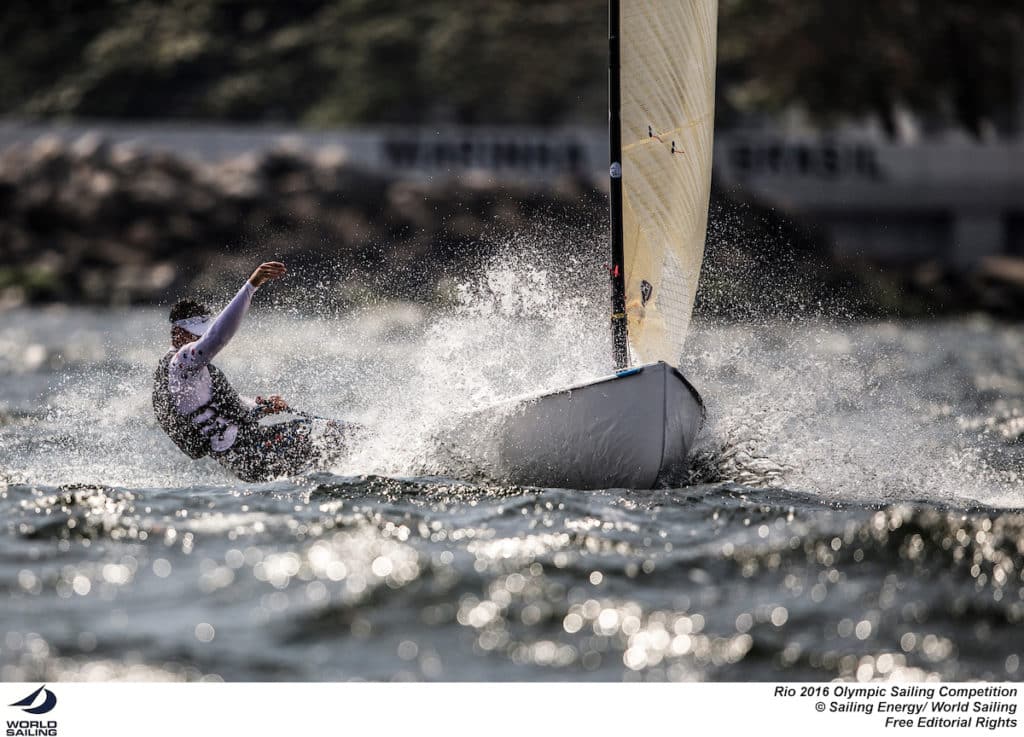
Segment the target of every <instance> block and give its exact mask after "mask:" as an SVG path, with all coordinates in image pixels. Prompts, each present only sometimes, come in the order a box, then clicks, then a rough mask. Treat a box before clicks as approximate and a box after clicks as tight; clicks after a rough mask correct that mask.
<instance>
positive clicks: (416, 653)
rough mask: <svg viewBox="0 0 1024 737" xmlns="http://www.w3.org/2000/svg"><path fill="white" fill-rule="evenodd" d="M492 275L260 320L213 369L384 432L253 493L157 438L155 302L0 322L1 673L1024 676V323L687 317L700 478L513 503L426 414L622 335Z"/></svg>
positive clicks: (564, 366)
mask: <svg viewBox="0 0 1024 737" xmlns="http://www.w3.org/2000/svg"><path fill="white" fill-rule="evenodd" d="M501 278H502V277H501V275H500V274H495V275H492V279H493V280H494V282H495V283H492V284H490V285H488V284H486V283H485V285H484V288H483V289H484V291H488V290H490V294H489V296H487V297H486V298H481V297H480V295H479V294H477V295H475V296H473V297H472V298H467V299H465V300H464V302H463V305H462V307H460V308H458V309H456V310H454V311H452V312H450V313H445V314H442V315H440V316H438V315H431V314H429V313H427V312H425V311H422V310H420V309H417V308H413V307H403V306H386V307H381V308H377V309H374V310H367V311H364V312H363V313H361V314H356V315H348V316H342V317H339V318H335V319H329V318H310V317H303V316H300V315H298V314H295V313H294V312H293V311H290V310H289V309H288V308H287V306H286V305H279V306H278V309H277V310H276V311H273V310H270V309H265V310H263V311H258V312H257V314H255V315H253V316H252V319H251V320H250V322H249V323H248V324H247V325H246V327H245V328H244V329H243V333H242V335H241V336H240V337H239V339H237V341H236V343H235V344H233V345H232V346H231V347H229V349H228V351H227V352H226V353H225V354H224V356H223V359H222V360H221V361H220V362H219V363H220V365H221V366H222V367H223V368H224V369H225V371H226V372H227V373H228V375H229V376H231V377H232V378H233V379H234V380H235V382H236V384H237V385H238V386H239V387H240V388H241V389H243V390H244V391H248V392H249V393H252V394H256V393H266V392H268V391H273V390H277V391H279V392H280V393H281V394H283V395H285V396H286V398H288V399H290V400H291V401H292V402H293V404H295V405H296V406H302V407H305V408H309V409H314V410H316V411H317V412H320V413H322V414H327V415H335V416H344V417H349V418H352V419H356V420H360V421H362V422H364V423H366V424H368V425H370V426H371V427H373V428H375V433H374V434H373V436H372V437H370V438H369V439H368V440H367V441H366V442H365V443H364V445H362V446H361V447H359V448H358V449H357V450H356V452H355V454H354V456H353V458H352V459H351V460H350V461H349V462H347V463H346V465H345V467H343V468H337V469H332V470H331V471H330V472H327V471H324V472H317V473H312V474H308V475H306V476H304V477H301V478H295V479H283V480H279V481H276V482H274V483H269V484H262V485H252V484H244V483H241V482H237V481H233V480H232V479H230V478H228V477H227V476H225V474H224V473H223V472H222V471H221V469H220V468H219V467H218V466H217V465H216V464H214V463H212V462H208V461H204V462H201V463H192V462H190V461H188V460H187V459H186V458H184V457H183V456H181V455H180V454H178V453H177V451H176V450H175V449H174V448H173V447H172V446H171V444H170V442H169V441H168V440H166V439H165V438H164V437H163V436H162V435H161V434H160V432H159V430H158V429H157V428H156V426H155V423H154V421H153V419H152V417H151V412H150V410H149V396H148V391H149V386H148V385H149V379H150V375H151V371H152V366H153V365H154V364H155V362H156V360H157V359H158V357H159V355H160V353H161V352H162V350H163V342H164V340H165V336H164V333H165V328H166V323H165V322H164V321H163V316H162V314H161V313H159V312H157V311H154V310H133V311H123V312H115V313H106V312H105V313H93V312H83V311H68V310H51V311H46V310H31V311H16V312H8V313H5V314H3V315H2V316H0V591H2V601H3V606H2V608H0V677H2V678H3V679H5V680H12V679H18V680H57V679H111V678H128V679H148V678H171V679H199V678H223V679H240V680H259V679H270V680H320V679H331V680H337V679H353V678H360V679H384V680H389V679H425V680H463V679H472V680H485V679H486V680H494V679H500V680H537V679H552V680H556V679H557V680H596V679H599V680H622V679H647V680H665V679H671V680H708V679H710V680H722V679H727V680H747V679H772V680H774V679H780V680H786V679H802V680H820V679H830V678H837V677H838V678H846V679H857V680H871V679H888V678H900V679H912V680H919V679H935V678H942V679H969V678H1000V679H1002V678H1007V679H1014V680H1015V679H1019V678H1020V677H1021V674H1022V673H1024V670H1022V664H1021V656H1022V653H1021V651H1022V650H1024V634H1022V632H1024V629H1022V628H1021V627H1020V623H1021V620H1022V619H1024V584H1022V573H1024V537H1022V533H1024V512H1022V511H1021V508H1022V507H1024V504H1022V503H1021V498H1022V493H1024V490H1022V487H1021V479H1020V472H1019V469H1020V468H1021V450H1020V447H1021V446H1020V445H1018V436H1019V434H1020V432H1021V431H1022V429H1024V420H1022V419H1021V417H1020V412H1021V409H1022V407H1024V383H1022V380H1021V377H1022V376H1024V350H1022V341H1024V332H1022V331H1021V330H1019V329H1018V328H1016V327H1008V326H1004V325H999V324H994V323H990V322H987V321H984V320H962V321H956V322H947V323H933V324H920V325H893V324H864V325H848V326H829V325H826V324H822V323H810V324H808V323H802V324H790V323H783V322H779V323H770V324H762V325H757V326H748V327H729V326H707V325H705V326H697V328H696V332H695V333H694V334H693V335H692V338H691V341H690V343H689V355H688V357H687V359H686V364H685V365H684V368H685V370H686V372H687V374H688V375H689V376H690V378H691V379H692V380H693V381H694V383H695V384H696V385H697V386H698V387H699V388H700V389H701V390H702V392H703V393H704V395H705V398H706V400H707V403H708V409H709V416H708V424H707V426H706V427H705V429H704V431H703V433H702V437H701V441H700V448H699V449H698V453H697V459H696V464H695V471H694V477H693V478H692V479H690V483H689V484H688V485H681V486H680V488H672V489H662V490H655V491H635V490H622V489H613V490H605V491H589V492H582V491H575V490H567V489H533V488H515V487H513V488H509V487H502V486H493V485H488V484H487V483H486V482H484V481H482V480H480V479H475V480H471V481H458V480H455V479H454V478H452V477H451V476H452V470H451V469H445V468H444V467H443V464H442V463H441V461H439V460H438V457H437V454H436V453H435V452H434V449H432V448H431V445H430V437H431V435H432V431H433V430H434V429H435V428H437V427H440V426H442V425H443V422H444V418H445V417H446V416H448V414H449V413H451V412H453V411H458V410H459V409H462V408H469V407H476V406H481V405H483V404H486V403H487V402H489V401H493V400H495V399H500V398H502V397H506V396H511V395H514V394H517V393H519V392H522V391H532V390H535V389H538V388H540V387H541V386H542V385H551V386H557V385H559V384H562V383H567V382H570V381H576V380H579V379H583V378H587V377H590V376H594V375H597V374H600V373H602V372H603V370H604V369H605V368H606V367H605V364H604V357H605V355H606V352H607V343H606V337H605V336H603V335H601V336H589V335H588V334H584V331H581V329H580V327H579V326H580V325H582V324H588V323H589V324H603V318H602V317H601V315H600V310H598V309H595V310H594V311H592V310H591V308H590V307H589V306H588V304H587V303H584V302H581V303H580V304H578V305H575V307H574V308H573V309H574V310H575V312H573V310H569V312H570V313H571V314H569V316H568V318H567V319H561V320H557V321H553V320H548V321H545V320H531V319H528V318H524V317H523V315H524V314H530V313H532V312H535V311H536V308H537V305H534V304H529V303H526V302H524V301H523V299H522V298H508V297H505V296H502V295H505V294H507V292H505V291H503V290H502V288H501V284H500V281H501ZM517 278H518V279H521V278H522V275H521V274H519V275H517ZM536 278H537V279H538V280H539V281H540V282H543V276H542V275H536ZM540 287H543V284H539V285H538V289H537V290H535V291H536V293H538V294H543V293H544V290H543V289H542V288H540ZM260 298H261V299H264V300H265V303H269V302H270V301H271V300H270V299H268V298H265V297H264V295H260ZM266 306H267V305H266V304H264V307H266ZM563 312H564V310H563ZM591 312H593V314H591ZM591 320H596V323H595V322H590V321H591ZM445 474H447V476H446V475H445ZM460 475H462V476H465V475H466V474H461V473H460Z"/></svg>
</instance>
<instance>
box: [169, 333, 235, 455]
mask: <svg viewBox="0 0 1024 737" xmlns="http://www.w3.org/2000/svg"><path fill="white" fill-rule="evenodd" d="M181 358H182V355H181V353H180V352H179V353H177V354H175V356H174V357H173V358H172V359H171V362H170V365H169V366H168V371H167V388H168V390H169V391H170V394H171V401H173V402H174V408H175V409H176V410H177V411H178V413H179V414H181V415H189V414H191V413H193V412H195V411H196V410H197V409H199V408H200V407H202V406H203V405H204V404H207V403H209V402H210V401H211V400H212V399H213V377H212V376H211V375H210V370H209V369H208V368H207V367H206V366H202V367H199V368H196V369H188V368H186V367H185V365H184V362H183V361H181V360H180V359H181ZM215 415H216V413H215V412H214V410H213V409H212V408H208V409H207V410H206V411H204V412H202V413H201V414H199V415H196V417H195V418H193V422H195V423H196V424H197V425H204V426H205V425H207V423H208V421H209V420H210V419H211V418H213V417H214V416H215ZM203 434H204V435H206V436H207V437H208V438H209V440H210V448H211V450H213V451H214V452H221V451H225V450H227V449H228V448H230V447H231V446H232V445H234V442H235V439H236V438H237V437H238V425H236V424H235V423H233V422H231V421H230V420H228V419H225V418H224V417H216V420H215V421H214V422H213V423H212V424H210V425H209V429H207V430H204V433H203Z"/></svg>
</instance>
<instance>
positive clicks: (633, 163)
mask: <svg viewBox="0 0 1024 737" xmlns="http://www.w3.org/2000/svg"><path fill="white" fill-rule="evenodd" d="M613 6H619V7H618V12H619V16H618V18H617V21H618V23H617V25H618V39H617V41H618V43H617V47H618V48H617V49H616V50H617V52H618V59H617V60H616V61H617V62H618V64H617V66H618V72H619V74H618V80H617V81H618V87H619V95H617V96H620V104H619V109H618V111H617V112H618V115H615V114H614V113H615V112H616V111H613V115H612V118H611V121H610V122H612V124H613V125H614V124H615V123H616V122H618V124H619V130H618V131H613V137H616V136H615V134H616V133H618V134H619V136H617V137H619V138H620V140H621V143H620V155H621V175H622V178H621V186H622V194H621V204H620V205H618V206H619V207H621V213H616V212H614V207H615V206H616V204H618V203H614V202H613V220H614V219H615V215H618V214H620V215H621V221H620V222H621V229H622V230H621V232H622V265H623V269H622V271H623V276H622V279H623V282H624V291H625V297H624V303H625V304H624V307H625V309H624V312H625V314H626V323H627V332H628V338H629V350H630V357H631V358H632V360H633V362H647V361H658V360H661V361H666V362H668V363H670V364H673V365H676V364H678V363H679V360H680V356H681V353H682V349H683V343H684V341H685V338H686V332H687V330H688V328H689V323H690V313H691V312H692V310H693V302H694V298H695V296H696V291H697V282H698V278H699V276H700V267H701V261H702V259H703V254H704V239H705V235H706V231H707V209H708V198H709V196H710V189H711V152H712V133H713V130H714V98H715V94H714V91H715V53H716V33H717V15H718V4H717V0H621V1H620V2H614V3H613ZM613 156H614V154H613ZM615 160H616V159H615V158H613V161H615ZM613 184H614V183H613ZM616 263H618V261H616Z"/></svg>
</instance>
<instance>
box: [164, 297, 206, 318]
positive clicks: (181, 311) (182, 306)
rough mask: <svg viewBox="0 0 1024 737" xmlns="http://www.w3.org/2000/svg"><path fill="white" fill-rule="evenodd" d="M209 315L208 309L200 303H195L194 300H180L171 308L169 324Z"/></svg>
mask: <svg viewBox="0 0 1024 737" xmlns="http://www.w3.org/2000/svg"><path fill="white" fill-rule="evenodd" d="M209 314H210V308H209V307H207V306H206V305H204V304H203V303H202V302H196V301H195V300H194V299H181V300H178V301H177V302H175V303H174V306H173V307H172V308H171V322H175V321H177V320H186V319H188V318H190V317H200V316H202V315H209Z"/></svg>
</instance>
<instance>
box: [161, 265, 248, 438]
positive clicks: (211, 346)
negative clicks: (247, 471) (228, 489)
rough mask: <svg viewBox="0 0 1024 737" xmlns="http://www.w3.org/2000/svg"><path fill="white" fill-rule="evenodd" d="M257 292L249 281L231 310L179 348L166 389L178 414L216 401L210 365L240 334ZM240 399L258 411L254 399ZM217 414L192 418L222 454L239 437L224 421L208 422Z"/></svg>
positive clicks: (227, 308) (240, 290) (239, 293)
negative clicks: (199, 336) (237, 334)
mask: <svg viewBox="0 0 1024 737" xmlns="http://www.w3.org/2000/svg"><path fill="white" fill-rule="evenodd" d="M255 292H256V287H254V286H252V284H250V283H249V282H248V281H247V282H246V283H245V285H244V286H243V287H242V288H241V289H239V290H238V294H236V295H235V296H234V298H233V299H232V300H231V302H230V303H229V304H228V306H227V307H225V308H224V309H223V310H222V311H221V313H220V314H219V315H217V318H216V319H215V320H214V321H213V324H212V325H210V327H209V328H208V329H207V331H206V332H205V333H204V334H203V336H202V337H201V338H199V340H196V341H194V342H192V343H187V344H186V345H184V346H182V347H181V348H179V349H178V351H177V353H175V354H174V357H173V358H171V362H170V365H169V367H168V371H167V388H168V389H169V391H170V394H171V399H172V401H173V402H174V408H175V409H176V410H177V411H178V413H179V414H181V415H185V416H187V415H190V414H191V413H193V412H195V411H196V410H197V409H199V408H200V407H202V406H203V405H205V404H209V403H210V401H211V400H212V399H213V379H212V377H211V376H210V370H209V368H208V367H209V364H210V362H211V361H212V360H213V358H214V356H216V355H217V354H218V353H220V352H221V350H223V348H224V347H225V346H226V345H227V344H228V343H229V342H230V341H231V339H232V338H233V337H234V336H235V333H237V332H238V328H239V327H240V326H241V324H242V318H244V317H245V313H246V312H248V310H249V305H250V303H251V302H252V295H253V294H255ZM240 399H241V401H242V404H243V405H244V406H245V407H247V408H249V409H255V408H256V407H257V404H256V402H255V401H254V400H252V399H248V398H246V397H240ZM214 414H215V413H214V411H213V410H212V409H207V410H206V411H205V412H203V413H202V414H200V415H197V416H196V417H195V418H193V422H195V423H196V424H197V425H202V426H206V429H204V434H205V435H206V436H207V437H208V438H209V440H210V449H211V450H212V451H213V452H214V453H221V452H224V451H226V450H228V449H229V448H230V447H231V446H232V445H234V443H235V439H236V438H237V437H238V425H237V424H235V423H234V422H232V421H231V420H230V419H229V418H224V417H216V419H215V421H214V422H212V423H210V422H207V421H208V420H210V419H211V418H213V417H214Z"/></svg>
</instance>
